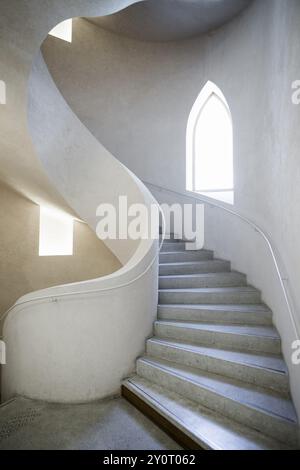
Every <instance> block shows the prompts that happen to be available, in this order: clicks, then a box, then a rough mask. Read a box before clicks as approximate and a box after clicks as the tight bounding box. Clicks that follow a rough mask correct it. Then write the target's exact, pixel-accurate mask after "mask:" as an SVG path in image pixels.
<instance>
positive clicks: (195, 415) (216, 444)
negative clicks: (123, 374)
mask: <svg viewBox="0 0 300 470" xmlns="http://www.w3.org/2000/svg"><path fill="white" fill-rule="evenodd" d="M123 388H125V389H126V390H128V391H129V392H131V394H134V396H136V397H138V398H139V399H140V400H141V401H142V402H144V403H145V404H146V405H148V406H150V407H151V409H152V410H154V411H155V412H157V413H158V414H159V415H160V416H162V417H163V418H165V419H166V420H167V421H168V422H170V423H171V424H172V425H173V426H174V427H175V428H176V429H178V430H179V431H181V432H183V433H184V434H185V435H186V436H188V437H189V438H190V439H192V440H193V441H194V442H195V443H196V445H197V446H199V447H200V448H202V449H208V450H283V449H287V446H285V445H284V444H282V443H280V442H278V441H276V440H274V439H271V438H268V437H265V436H263V435H262V434H261V433H260V432H257V431H255V430H252V429H250V428H249V427H247V426H243V425H241V424H239V423H237V422H235V421H232V420H230V419H228V418H226V417H224V416H222V415H219V414H216V413H214V412H212V411H211V410H209V409H208V408H205V407H204V406H201V405H199V404H198V403H195V402H194V401H192V400H188V399H186V398H183V397H182V396H180V395H178V394H177V393H175V392H172V391H170V390H167V389H165V388H163V387H160V386H159V385H157V384H155V383H153V382H151V381H149V380H146V379H143V378H141V377H138V376H134V377H131V378H129V379H127V380H125V381H124V382H123Z"/></svg>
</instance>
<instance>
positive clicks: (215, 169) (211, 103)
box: [186, 82, 234, 204]
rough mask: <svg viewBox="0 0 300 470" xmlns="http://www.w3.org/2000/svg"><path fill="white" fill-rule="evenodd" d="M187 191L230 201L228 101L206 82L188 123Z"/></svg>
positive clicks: (214, 86)
mask: <svg viewBox="0 0 300 470" xmlns="http://www.w3.org/2000/svg"><path fill="white" fill-rule="evenodd" d="M186 158H187V181H186V186H187V190H188V191H193V192H196V193H201V194H203V195H205V196H208V197H212V198H214V199H219V200H221V201H223V202H228V203H230V204H233V201H234V178H233V131H232V119H231V113H230V109H229V106H228V103H227V101H226V99H225V97H224V95H223V93H222V92H221V90H220V89H219V88H218V87H217V86H216V85H215V84H214V83H212V82H207V84H206V85H205V87H204V88H203V89H202V91H201V93H200V94H199V96H198V98H197V100H196V102H195V104H194V106H193V108H192V110H191V113H190V116H189V120H188V125H187V155H186Z"/></svg>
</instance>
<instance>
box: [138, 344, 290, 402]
mask: <svg viewBox="0 0 300 470" xmlns="http://www.w3.org/2000/svg"><path fill="white" fill-rule="evenodd" d="M147 354H148V355H150V356H153V357H158V358H159V357H160V358H162V359H165V360H167V361H171V362H176V363H179V364H183V365H186V366H189V367H195V368H199V369H201V370H204V371H207V372H212V373H214V374H219V375H224V376H226V377H230V378H232V379H237V380H241V381H243V382H247V383H250V384H253V385H259V386H261V387H264V388H268V389H270V390H274V391H277V392H279V393H281V394H283V395H285V396H289V381H288V373H287V367H286V365H285V363H284V361H283V359H282V357H281V356H273V355H257V354H253V353H252V354H250V353H245V352H241V351H229V350H226V349H216V348H213V347H205V346H198V345H196V344H192V343H186V342H183V341H178V340H177V341H175V340H164V339H161V338H157V337H153V338H151V339H149V340H148V341H147Z"/></svg>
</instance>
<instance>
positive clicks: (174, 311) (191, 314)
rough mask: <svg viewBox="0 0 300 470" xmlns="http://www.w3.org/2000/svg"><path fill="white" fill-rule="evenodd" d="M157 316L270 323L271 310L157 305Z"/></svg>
mask: <svg viewBox="0 0 300 470" xmlns="http://www.w3.org/2000/svg"><path fill="white" fill-rule="evenodd" d="M158 318H159V319H161V320H182V321H195V322H202V323H231V324H232V323H233V324H236V325H238V324H239V325H270V324H271V323H272V314H271V312H247V313H241V312H232V311H219V310H205V309H199V310H196V309H189V308H180V309H179V308H176V307H164V306H163V305H162V306H159V307H158Z"/></svg>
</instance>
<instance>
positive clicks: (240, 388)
mask: <svg viewBox="0 0 300 470" xmlns="http://www.w3.org/2000/svg"><path fill="white" fill-rule="evenodd" d="M138 361H139V362H143V363H146V364H149V365H151V366H152V367H155V368H158V369H161V370H163V371H165V372H166V373H168V374H171V375H173V376H174V375H175V376H177V377H180V378H181V379H184V380H185V381H188V382H192V383H194V384H196V385H197V386H199V387H202V388H205V389H206V390H209V391H211V392H212V393H216V394H218V395H219V396H221V397H224V398H227V399H230V400H232V401H235V402H237V403H240V404H241V405H244V406H247V407H250V408H251V409H256V410H257V411H259V412H260V413H266V414H268V415H272V416H273V417H275V418H276V419H280V420H283V421H287V422H289V423H291V424H294V425H297V421H298V420H297V416H296V412H295V409H294V406H293V404H292V402H291V400H289V399H288V398H285V397H283V396H281V395H279V394H278V393H275V392H271V391H266V390H265V389H261V388H260V387H257V386H255V385H250V384H246V383H244V382H240V381H238V380H236V379H230V378H227V377H225V376H221V375H216V374H213V373H209V372H205V371H201V370H199V369H196V368H192V367H188V366H184V365H179V364H176V363H174V362H170V361H166V360H163V359H157V358H152V357H149V356H144V357H142V358H140V359H138Z"/></svg>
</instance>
